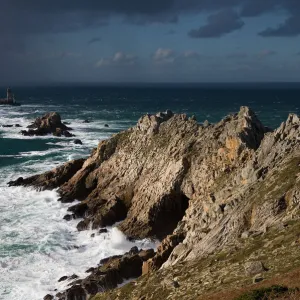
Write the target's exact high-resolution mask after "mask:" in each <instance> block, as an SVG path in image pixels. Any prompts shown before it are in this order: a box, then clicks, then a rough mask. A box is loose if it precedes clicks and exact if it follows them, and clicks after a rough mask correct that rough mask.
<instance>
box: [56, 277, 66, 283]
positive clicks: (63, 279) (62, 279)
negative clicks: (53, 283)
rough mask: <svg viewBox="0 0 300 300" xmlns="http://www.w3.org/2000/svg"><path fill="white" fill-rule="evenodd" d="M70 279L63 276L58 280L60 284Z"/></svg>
mask: <svg viewBox="0 0 300 300" xmlns="http://www.w3.org/2000/svg"><path fill="white" fill-rule="evenodd" d="M67 279H68V276H63V277H61V278H59V279H58V282H62V281H66V280H67Z"/></svg>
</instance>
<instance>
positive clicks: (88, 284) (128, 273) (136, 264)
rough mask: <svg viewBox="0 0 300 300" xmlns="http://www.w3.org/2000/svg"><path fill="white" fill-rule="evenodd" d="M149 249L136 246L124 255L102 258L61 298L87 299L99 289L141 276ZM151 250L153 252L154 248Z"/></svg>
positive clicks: (109, 287)
mask: <svg viewBox="0 0 300 300" xmlns="http://www.w3.org/2000/svg"><path fill="white" fill-rule="evenodd" d="M147 251H148V250H138V249H137V248H136V247H134V248H132V249H131V250H130V251H129V252H127V253H125V254H124V255H118V256H112V257H108V258H106V259H103V260H101V261H100V266H98V267H96V268H90V269H88V270H87V271H86V272H87V273H90V275H88V277H86V278H85V279H83V280H80V281H78V282H74V283H73V284H72V286H71V287H70V288H69V289H67V290H66V291H64V292H63V293H62V294H61V295H60V297H59V298H60V299H65V298H66V299H70V300H76V299H86V298H84V297H86V296H87V295H95V294H96V293H98V292H99V291H105V290H109V289H112V288H115V287H116V286H117V285H118V284H120V283H122V282H123V281H124V280H128V279H129V278H136V277H138V276H140V275H141V274H142V264H143V259H142V257H145V252H147ZM149 251H151V252H153V250H152V249H150V250H149ZM140 255H141V256H140ZM76 278H77V277H76ZM76 278H75V279H76ZM64 297H65V298H64ZM81 297H82V298H81Z"/></svg>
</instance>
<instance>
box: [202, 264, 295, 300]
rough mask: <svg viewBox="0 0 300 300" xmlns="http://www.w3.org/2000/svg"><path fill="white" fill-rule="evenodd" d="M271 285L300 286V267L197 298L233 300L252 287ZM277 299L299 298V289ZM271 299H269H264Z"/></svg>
mask: <svg viewBox="0 0 300 300" xmlns="http://www.w3.org/2000/svg"><path fill="white" fill-rule="evenodd" d="M272 285H282V286H287V287H288V288H297V287H299V286H300V268H299V269H296V270H294V271H292V272H289V273H286V274H283V275H280V276H276V277H273V278H271V279H268V280H265V281H263V282H261V283H258V284H253V285H250V286H248V287H244V288H240V289H233V290H226V291H222V292H219V293H214V294H211V295H205V296H200V297H199V298H197V300H220V299H222V300H234V299H235V298H236V297H238V296H240V295H242V294H243V293H245V292H249V291H251V290H254V289H259V288H263V287H270V286H272ZM276 299H278V300H287V299H288V300H300V291H297V292H293V294H289V295H285V296H283V297H282V298H276ZM266 300H271V299H266Z"/></svg>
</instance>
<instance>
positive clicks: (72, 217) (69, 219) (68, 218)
mask: <svg viewBox="0 0 300 300" xmlns="http://www.w3.org/2000/svg"><path fill="white" fill-rule="evenodd" d="M74 217H75V216H73V215H69V214H68V215H65V216H64V218H63V219H64V220H66V221H71V220H73V219H74Z"/></svg>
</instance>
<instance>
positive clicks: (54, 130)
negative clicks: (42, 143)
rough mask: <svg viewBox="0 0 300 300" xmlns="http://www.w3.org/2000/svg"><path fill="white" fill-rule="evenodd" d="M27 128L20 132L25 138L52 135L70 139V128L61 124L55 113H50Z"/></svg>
mask: <svg viewBox="0 0 300 300" xmlns="http://www.w3.org/2000/svg"><path fill="white" fill-rule="evenodd" d="M27 128H29V129H28V130H22V131H21V133H22V134H23V135H25V136H33V135H39V136H43V135H47V134H53V135H54V136H65V137H72V136H74V135H72V134H71V133H70V132H69V130H72V129H71V128H69V127H67V126H66V125H65V124H64V123H62V122H61V117H60V115H59V114H58V113H56V112H51V113H47V114H45V115H44V116H43V117H41V118H37V119H36V120H35V121H34V122H33V123H32V124H31V125H29V126H28V127H27Z"/></svg>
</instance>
